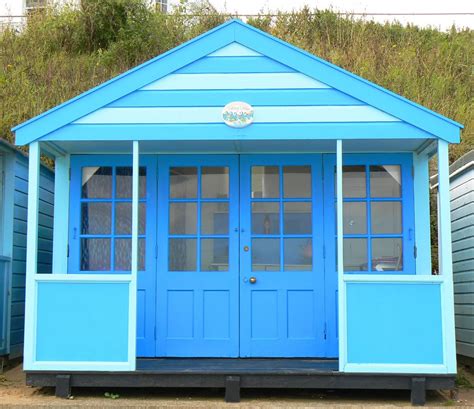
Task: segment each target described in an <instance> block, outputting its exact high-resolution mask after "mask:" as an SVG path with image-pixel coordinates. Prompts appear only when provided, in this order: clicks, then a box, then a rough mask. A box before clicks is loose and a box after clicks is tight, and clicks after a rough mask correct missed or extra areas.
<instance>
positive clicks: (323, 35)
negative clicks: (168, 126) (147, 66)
mask: <svg viewBox="0 0 474 409" xmlns="http://www.w3.org/2000/svg"><path fill="white" fill-rule="evenodd" d="M228 18H230V17H229V16H227V15H222V14H219V13H217V12H216V10H215V9H213V7H212V6H211V5H210V4H209V3H207V2H206V1H201V2H187V1H183V2H182V3H181V4H180V5H179V7H177V8H175V9H174V10H173V11H172V12H171V13H170V14H167V15H164V14H161V13H159V12H157V11H154V10H150V9H149V8H148V7H147V6H146V5H145V3H144V2H143V0H83V1H82V4H81V7H80V8H78V9H73V8H62V9H54V8H51V9H47V10H44V12H42V13H38V14H36V15H33V16H31V17H30V18H29V19H28V23H27V26H26V27H25V29H24V30H22V31H21V32H15V31H12V30H5V31H3V32H2V33H0V66H1V72H0V118H1V119H0V135H1V137H3V138H6V139H8V140H10V141H12V140H13V135H12V134H11V132H10V128H11V127H12V126H14V125H16V124H18V123H21V122H23V121H25V120H26V119H28V118H31V117H33V116H35V115H37V114H39V113H41V112H43V111H45V110H46V109H49V108H51V107H53V106H55V105H57V104H59V103H61V102H63V101H65V100H67V99H69V98H71V97H73V96H75V95H77V94H79V93H80V92H83V91H85V90H87V89H89V88H91V87H93V86H95V85H97V84H100V83H101V82H103V81H105V80H107V79H109V78H111V77H113V76H115V75H117V74H119V73H121V72H123V71H124V70H126V69H129V68H131V67H133V66H135V65H137V64H139V63H141V62H143V61H146V60H148V59H149V58H151V57H153V56H155V55H158V54H161V53H163V52H165V51H167V50H169V49H170V48H173V47H175V46H177V45H179V44H181V43H182V42H184V41H186V40H189V39H191V38H193V37H195V36H196V35H198V34H200V33H202V32H205V31H207V30H209V29H211V28H213V27H215V26H217V25H218V24H221V23H222V22H224V21H225V20H227V19H228ZM248 22H249V23H250V24H252V25H254V26H256V27H258V28H260V29H262V30H264V31H266V32H269V33H270V34H272V35H275V36H277V37H279V38H281V39H282V40H285V41H288V42H290V43H292V44H294V45H296V46H298V47H301V48H303V49H305V50H307V51H309V52H311V53H313V54H316V55H318V56H320V57H322V58H324V59H326V60H328V61H330V62H332V63H334V64H337V65H339V66H341V67H343V68H345V69H348V70H349V71H352V72H354V73H356V74H358V75H360V76H362V77H364V78H367V79H368V80H370V81H373V82H375V83H377V84H379V85H381V86H383V87H386V88H388V89H390V90H392V91H394V92H396V93H398V94H401V95H403V96H405V97H407V98H409V99H412V100H414V101H416V102H418V103H420V104H422V105H424V106H426V107H428V108H430V109H433V110H435V111H437V112H439V113H441V114H443V115H446V116H448V117H450V118H452V119H454V120H456V121H458V122H461V123H463V124H464V125H465V130H464V132H463V141H462V143H461V144H460V145H458V146H455V147H453V148H452V149H451V159H456V158H457V157H459V156H460V155H461V154H462V153H464V152H466V151H468V150H470V149H473V148H474V109H473V107H474V106H473V93H472V86H473V81H472V76H473V61H474V59H473V57H474V47H473V45H474V41H473V40H474V32H473V31H472V30H467V29H465V30H457V29H456V28H454V27H453V29H452V30H450V31H449V32H440V31H438V30H435V29H431V28H419V27H416V26H402V25H401V24H398V23H390V24H389V23H387V24H379V23H375V22H364V21H361V20H357V19H355V18H345V17H341V16H339V15H336V14H335V13H333V12H331V11H317V10H310V9H309V8H303V9H301V10H299V11H296V12H293V13H290V14H287V13H279V14H278V15H277V16H276V17H275V18H272V19H271V18H269V17H267V16H265V15H261V16H258V17H256V18H252V19H250V20H249V21H248Z"/></svg>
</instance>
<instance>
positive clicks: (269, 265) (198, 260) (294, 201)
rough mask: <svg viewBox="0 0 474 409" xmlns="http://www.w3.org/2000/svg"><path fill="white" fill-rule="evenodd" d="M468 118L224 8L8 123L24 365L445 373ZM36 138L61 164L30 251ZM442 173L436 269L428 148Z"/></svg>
mask: <svg viewBox="0 0 474 409" xmlns="http://www.w3.org/2000/svg"><path fill="white" fill-rule="evenodd" d="M461 128H462V125H460V124H458V123H456V122H454V121H452V120H450V119H448V118H445V117H443V116H441V115H439V114H437V113H435V112H432V111H430V110H428V109H426V108H424V107H422V106H420V105H417V104H415V103H413V102H411V101H408V100H406V99H404V98H402V97H400V96H399V95H396V94H394V93H392V92H390V91H387V90H385V89H383V88H381V87H379V86H377V85H375V84H373V83H370V82H368V81H366V80H364V79H362V78H360V77H357V76H356V75H353V74H351V73H349V72H347V71H345V70H343V69H341V68H339V67H337V66H334V65H332V64H330V63H328V62H326V61H323V60H321V59H319V58H317V57H315V56H313V55H311V54H308V53H306V52H304V51H302V50H300V49H297V48H295V47H293V46H291V45H290V44H287V43H284V42H282V41H280V40H278V39H276V38H274V37H272V36H269V35H267V34H265V33H263V32H261V31H259V30H257V29H255V28H253V27H251V26H249V25H246V24H244V23H242V22H240V21H238V20H232V21H229V22H227V23H225V24H223V25H221V26H219V27H217V28H215V29H213V30H211V31H209V32H207V33H205V34H203V35H201V36H199V37H197V38H195V39H194V40H192V41H190V42H187V43H185V44H183V45H181V46H179V47H177V48H175V49H173V50H171V51H169V52H167V53H165V54H163V55H160V56H158V57H156V58H154V59H152V60H150V61H148V62H146V63H144V64H142V65H140V66H138V67H136V68H135V69H132V70H130V71H128V72H125V73H124V74H122V75H120V76H118V77H116V78H113V79H112V80H110V81H108V82H106V83H104V84H101V85H100V86H98V87H96V88H93V89H92V90H90V91H88V92H86V93H84V94H82V95H79V96H78V97H76V98H74V99H72V100H70V101H67V102H65V103H64V104H62V105H59V106H58V107H56V108H53V109H52V110H50V111H47V112H45V113H43V114H42V115H40V116H38V117H36V118H33V119H31V120H29V121H27V122H25V123H23V124H21V125H19V126H17V127H16V128H14V132H15V134H16V143H17V144H19V145H29V149H30V168H29V172H30V194H29V198H28V200H29V206H28V212H29V214H28V249H27V283H26V285H27V286H26V289H27V294H26V303H27V305H26V320H27V322H26V328H25V329H26V331H25V351H24V355H25V361H24V367H25V370H26V371H27V382H28V383H29V384H30V385H43V386H44V385H50V386H56V390H57V394H58V395H60V396H67V395H68V394H69V393H70V388H71V386H87V385H95V386H97V385H103V386H114V385H115V386H116V385H121V386H137V387H146V386H153V387H158V386H161V387H168V386H169V387H171V386H180V387H184V386H191V387H198V386H214V387H225V388H226V399H227V400H228V401H236V400H238V399H239V393H240V388H259V387H287V388H288V387H310V388H331V389H334V388H361V387H364V388H383V389H385V388H394V389H410V390H411V391H412V401H413V402H414V403H423V402H424V397H425V391H426V390H427V389H436V388H449V387H452V386H453V385H454V376H455V373H456V353H455V336H454V310H453V280H452V262H451V228H450V211H449V175H448V145H449V144H450V143H458V142H459V139H460V130H461ZM40 152H42V153H44V154H47V155H49V156H51V157H52V158H53V159H54V160H55V164H56V179H55V192H56V206H55V216H54V217H55V220H60V221H61V222H58V223H57V224H55V226H54V251H53V271H52V274H41V273H40V271H38V270H37V268H36V261H37V257H38V241H37V231H38V177H39V157H40ZM435 153H437V156H438V164H439V172H440V174H439V176H440V178H439V179H440V180H439V182H440V186H439V187H440V200H439V213H440V218H439V228H440V232H441V234H440V256H441V257H440V260H441V261H440V267H441V274H440V275H432V269H431V250H430V219H429V173H428V161H429V159H430V158H431V157H432V156H433V155H434V154H435Z"/></svg>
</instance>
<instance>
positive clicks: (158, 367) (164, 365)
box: [137, 358, 338, 375]
mask: <svg viewBox="0 0 474 409" xmlns="http://www.w3.org/2000/svg"><path fill="white" fill-rule="evenodd" d="M137 371H139V372H153V373H167V374H176V373H181V374H182V373H188V374H219V373H226V374H227V373H230V372H231V373H234V374H236V375H238V374H285V375H287V374H299V375H302V374H314V373H328V372H331V373H332V372H337V371H338V361H337V359H229V358H222V359H219V358H200V359H197V358H158V359H138V360H137Z"/></svg>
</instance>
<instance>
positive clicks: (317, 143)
mask: <svg viewBox="0 0 474 409" xmlns="http://www.w3.org/2000/svg"><path fill="white" fill-rule="evenodd" d="M427 141H429V140H427V139H379V140H373V139H357V140H345V141H344V142H343V151H344V153H349V152H354V153H356V152H415V151H417V150H419V149H420V148H421V147H422V146H423V145H424V144H426V142H427ZM42 145H43V146H42V149H44V150H46V151H49V152H51V153H53V154H54V152H59V153H70V154H106V153H129V154H131V153H132V142H131V141H55V142H45V143H42ZM335 151H336V141H335V140H294V139H291V140H245V141H235V140H214V141H196V140H189V141H186V140H180V141H140V153H309V152H314V153H325V152H331V153H334V152H335Z"/></svg>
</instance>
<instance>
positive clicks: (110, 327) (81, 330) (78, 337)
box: [36, 281, 129, 362]
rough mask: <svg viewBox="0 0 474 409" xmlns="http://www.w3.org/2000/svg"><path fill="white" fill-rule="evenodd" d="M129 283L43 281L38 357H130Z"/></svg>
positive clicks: (103, 359)
mask: <svg viewBox="0 0 474 409" xmlns="http://www.w3.org/2000/svg"><path fill="white" fill-rule="evenodd" d="M128 286H129V284H128V283H72V282H67V283H66V282H48V281H44V282H39V283H38V307H37V310H38V311H37V314H38V321H37V322H38V323H37V335H36V360H37V361H74V362H78V361H93V362H126V361H127V359H128V358H127V357H128V308H129V305H128V304H129V287H128Z"/></svg>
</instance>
